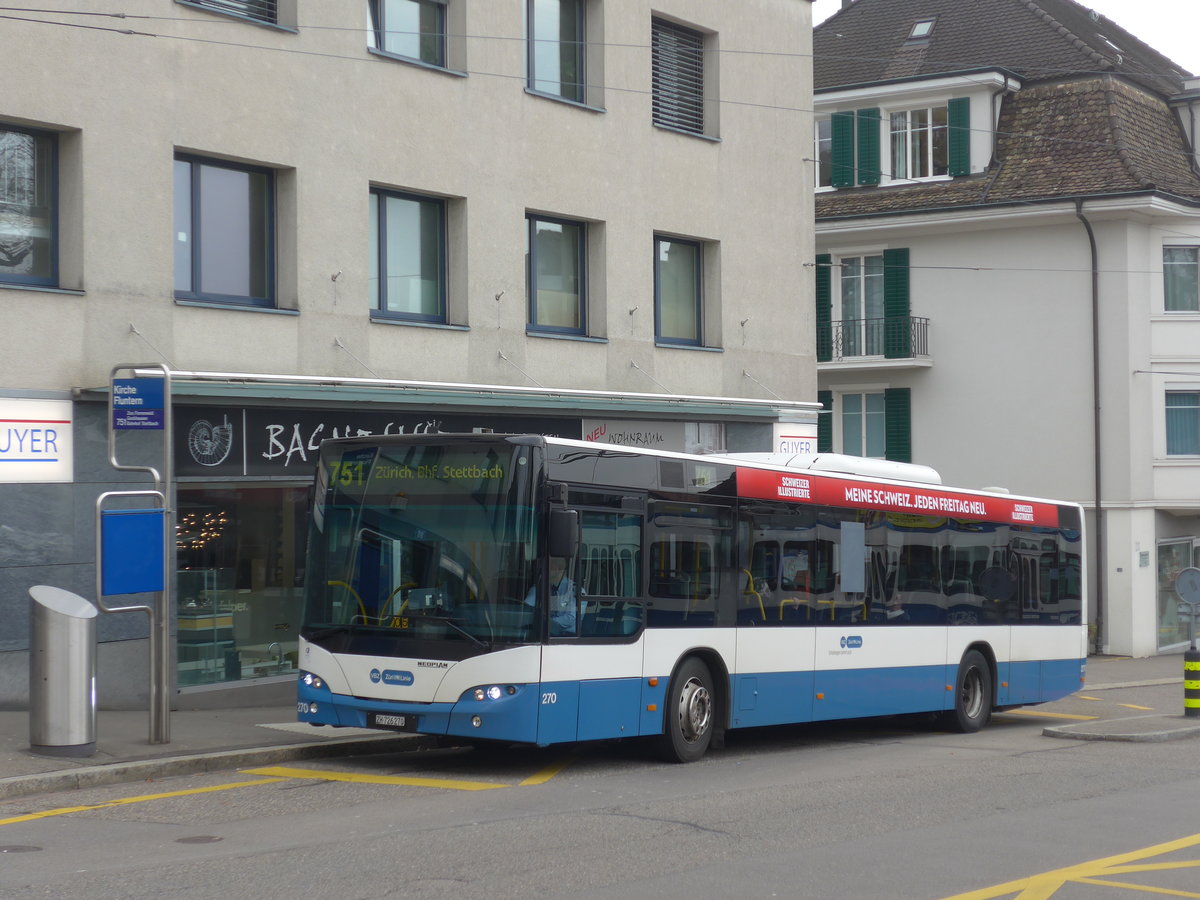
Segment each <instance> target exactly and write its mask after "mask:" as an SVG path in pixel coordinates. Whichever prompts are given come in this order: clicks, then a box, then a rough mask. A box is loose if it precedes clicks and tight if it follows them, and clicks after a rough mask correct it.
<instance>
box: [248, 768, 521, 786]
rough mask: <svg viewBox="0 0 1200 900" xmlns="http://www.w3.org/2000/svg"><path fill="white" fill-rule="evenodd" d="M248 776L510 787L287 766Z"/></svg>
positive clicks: (476, 782) (409, 784)
mask: <svg viewBox="0 0 1200 900" xmlns="http://www.w3.org/2000/svg"><path fill="white" fill-rule="evenodd" d="M242 771H243V772H245V773H246V774H247V775H274V776H277V777H279V778H313V779H317V780H320V781H345V782H349V783H351V784H403V785H407V786H409V787H432V788H446V789H448V790H452V791H491V790H495V789H496V788H505V787H509V785H507V784H494V783H492V782H490V781H455V780H453V779H449V778H407V777H404V776H401V775H360V774H358V773H357V772H326V771H324V770H321V769H292V768H289V767H287V766H266V767H264V768H262V769H243V770H242Z"/></svg>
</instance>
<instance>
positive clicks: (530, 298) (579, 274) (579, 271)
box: [525, 213, 588, 336]
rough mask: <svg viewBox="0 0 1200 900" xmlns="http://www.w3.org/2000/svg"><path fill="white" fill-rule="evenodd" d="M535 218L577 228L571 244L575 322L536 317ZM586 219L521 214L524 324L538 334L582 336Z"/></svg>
mask: <svg viewBox="0 0 1200 900" xmlns="http://www.w3.org/2000/svg"><path fill="white" fill-rule="evenodd" d="M539 222H545V223H547V224H550V225H558V226H566V227H570V228H577V229H578V230H579V232H578V233H579V239H578V241H577V243H576V247H575V251H576V253H575V265H576V282H577V290H576V292H575V293H576V297H575V302H576V315H577V318H578V322H579V324H578V325H577V326H569V325H550V324H545V323H542V322H539V321H538V290H539V288H538V278H537V271H538V251H537V226H538V223H539ZM587 251H588V223H587V222H584V221H582V220H580V219H565V218H561V217H559V216H547V215H543V214H541V213H526V214H525V314H526V324H525V328H526V330H527V331H529V332H537V333H540V334H563V335H572V336H583V335H586V334H587V329H588V315H587V313H588V268H587V255H588V253H587Z"/></svg>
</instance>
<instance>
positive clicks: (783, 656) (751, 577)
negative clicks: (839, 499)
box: [730, 503, 833, 727]
mask: <svg viewBox="0 0 1200 900" xmlns="http://www.w3.org/2000/svg"><path fill="white" fill-rule="evenodd" d="M815 526H816V520H815V515H814V513H813V511H812V510H811V509H807V508H804V507H801V506H792V505H791V504H787V505H783V504H779V505H775V504H769V505H768V504H761V505H760V504H752V503H747V504H744V505H743V507H742V510H741V516H740V520H739V562H738V568H739V572H740V575H741V582H740V587H739V601H738V602H739V606H738V616H737V626H738V627H737V647H736V662H735V669H736V671H734V672H733V673H732V690H733V695H732V702H731V710H730V721H731V724H732V725H733V726H734V727H748V726H758V725H777V724H782V723H785V722H807V721H811V720H812V695H813V692H812V683H813V672H812V660H813V642H814V633H813V626H814V622H815V619H816V616H817V609H818V607H817V605H816V603H815V596H816V595H815V594H814V587H815V586H816V582H817V580H818V572H815V571H814V568H815V566H814V560H817V559H818V556H820V558H821V559H823V560H825V562H824V563H823V564H822V563H817V567H820V566H823V567H824V569H825V570H827V569H828V566H829V561H830V560H832V557H833V554H832V552H831V551H830V552H828V553H824V554H818V552H817V551H818V544H817V540H816V527H815ZM826 543H827V545H828V542H826ZM822 574H823V573H822ZM821 608H822V609H825V610H826V613H825V614H826V615H828V614H829V613H828V607H821Z"/></svg>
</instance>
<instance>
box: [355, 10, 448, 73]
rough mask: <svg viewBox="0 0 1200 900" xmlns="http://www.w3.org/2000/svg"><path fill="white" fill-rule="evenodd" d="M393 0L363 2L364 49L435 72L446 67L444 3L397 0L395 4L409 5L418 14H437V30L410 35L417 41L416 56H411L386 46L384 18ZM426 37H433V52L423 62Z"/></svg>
mask: <svg viewBox="0 0 1200 900" xmlns="http://www.w3.org/2000/svg"><path fill="white" fill-rule="evenodd" d="M391 2H393V0H367V17H368V20H369V21H370V23H371V27H370V29H369V31H368V34H369V40H370V42H371V43H369V44H368V45H367V46H368V49H369V50H371V52H373V53H378V54H381V55H383V56H388V57H391V58H393V59H399V60H403V61H405V62H414V63H419V64H421V65H425V66H432V67H433V68H436V69H445V68H447V66H448V62H447V60H448V59H449V49H448V39H447V32H448V26H447V22H448V20H449V11H448V10H447V0H399V2H404V3H411V4H413V5H414V6H415V7H416V8H417V9H418V11H423V10H426V9H433V10H436V11H437V23H436V24H437V28H438V30H437V31H432V32H430V31H425V30H421V31H418V32H415V33H414V36H415V38H416V41H417V55H416V56H413V55H411V54H408V53H403V52H401V51H399V50H394V49H391V48H389V47H387V46H386V43H387V35H388V33H389V32H388V21H387V20H388V16H387V7H388V5H389V4H390V3H391ZM429 38H433V39H434V40H433V43H434V45H435V46H434V53H433V56H434V57H435V58H433V59H426V58H425V54H424V44H425V41H426V40H427V39H429Z"/></svg>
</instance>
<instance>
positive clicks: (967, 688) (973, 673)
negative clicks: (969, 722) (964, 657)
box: [962, 669, 983, 719]
mask: <svg viewBox="0 0 1200 900" xmlns="http://www.w3.org/2000/svg"><path fill="white" fill-rule="evenodd" d="M962 705H963V712H964V713H966V714H967V716H968V717H970V718H972V719H975V718H978V717H979V713H980V711H981V710H982V709H983V679H982V678H981V677H980V674H979V670H978V669H969V670H968V671H967V672H966V674H965V675H964V676H963V686H962Z"/></svg>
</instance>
